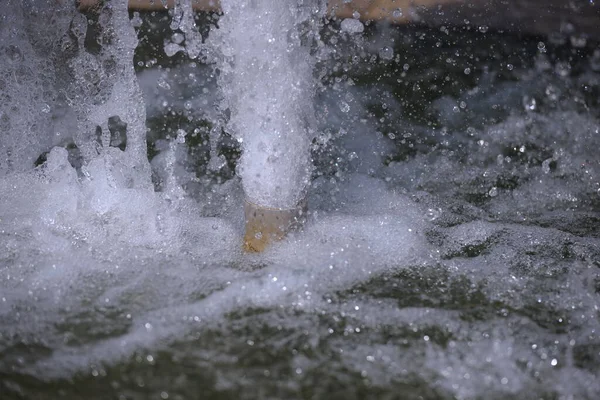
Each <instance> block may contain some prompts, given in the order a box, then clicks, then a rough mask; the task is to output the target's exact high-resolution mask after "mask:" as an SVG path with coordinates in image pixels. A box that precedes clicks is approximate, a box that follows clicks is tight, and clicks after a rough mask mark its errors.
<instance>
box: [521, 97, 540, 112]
mask: <svg viewBox="0 0 600 400" xmlns="http://www.w3.org/2000/svg"><path fill="white" fill-rule="evenodd" d="M523 106H524V107H525V110H526V111H535V109H536V108H537V101H536V100H535V98H534V97H529V96H525V97H523Z"/></svg>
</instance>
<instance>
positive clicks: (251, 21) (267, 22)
mask: <svg viewBox="0 0 600 400" xmlns="http://www.w3.org/2000/svg"><path fill="white" fill-rule="evenodd" d="M221 5H222V8H223V12H224V15H223V17H222V18H221V19H220V20H219V29H218V30H216V32H214V33H215V35H214V36H215V37H214V38H213V39H212V40H215V43H216V45H217V46H218V48H219V49H220V51H221V53H222V55H223V59H222V62H221V64H220V73H221V75H220V85H221V89H222V91H223V95H224V105H223V107H224V108H227V109H229V111H230V120H229V127H230V129H231V130H232V132H233V133H234V134H235V135H236V137H237V138H238V140H239V141H240V142H241V143H242V149H243V153H242V158H241V160H240V164H239V166H238V171H239V175H240V177H241V178H242V183H243V186H244V191H245V192H246V195H247V196H248V197H249V199H250V200H251V201H253V202H255V203H257V204H260V205H263V206H269V207H281V208H294V207H295V206H296V205H297V204H298V202H299V201H300V200H301V199H302V197H303V196H304V195H305V188H306V187H307V185H308V180H309V177H310V169H311V168H310V153H309V149H310V147H309V145H310V141H311V139H312V136H314V134H315V125H314V120H315V117H314V111H313V97H314V92H315V88H314V85H315V80H314V78H313V64H314V61H313V59H312V57H311V56H310V54H309V47H308V45H307V44H306V43H304V44H303V43H302V39H303V38H302V37H301V36H302V34H303V33H302V31H301V28H302V26H301V25H302V24H304V25H305V26H304V29H312V30H313V31H312V34H313V35H314V34H318V29H319V23H318V22H316V21H319V20H320V19H321V18H322V17H323V15H324V12H325V2H324V1H316V0H308V1H300V2H298V1H295V0H294V1H290V0H288V1H278V2H272V1H266V0H248V1H233V0H231V1H229V0H225V1H223V2H222V3H221ZM305 36H308V37H304V40H305V41H306V40H309V41H310V40H313V38H312V37H310V36H309V35H306V34H305Z"/></svg>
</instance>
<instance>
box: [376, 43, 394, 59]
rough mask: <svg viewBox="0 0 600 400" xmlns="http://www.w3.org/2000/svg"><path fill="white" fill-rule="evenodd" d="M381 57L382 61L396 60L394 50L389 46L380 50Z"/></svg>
mask: <svg viewBox="0 0 600 400" xmlns="http://www.w3.org/2000/svg"><path fill="white" fill-rule="evenodd" d="M379 57H380V58H381V59H382V60H388V61H389V60H391V59H393V58H394V49H392V48H391V47H389V46H385V47H382V48H381V49H379Z"/></svg>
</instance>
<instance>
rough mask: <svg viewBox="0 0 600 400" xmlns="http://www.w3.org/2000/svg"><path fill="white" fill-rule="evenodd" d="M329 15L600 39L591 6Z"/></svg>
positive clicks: (597, 10)
mask: <svg viewBox="0 0 600 400" xmlns="http://www.w3.org/2000/svg"><path fill="white" fill-rule="evenodd" d="M273 1H280V0H273ZM98 3H100V0H79V5H80V8H81V9H86V8H90V7H94V6H95V5H97V4H98ZM165 4H166V7H165ZM174 4H175V0H167V1H166V2H163V0H129V8H130V9H133V10H139V11H159V10H165V9H166V8H170V7H173V6H174ZM192 7H193V8H194V9H195V10H197V11H218V10H220V2H219V0H192ZM329 12H330V15H332V16H336V17H338V18H350V17H352V16H353V15H354V13H355V12H358V13H359V14H360V18H361V19H363V20H386V21H389V22H392V23H398V24H402V23H408V22H418V23H422V24H426V25H430V26H441V25H454V26H460V25H469V24H471V25H472V26H483V25H485V26H486V27H488V28H490V29H497V30H503V31H507V32H518V33H529V34H541V35H548V34H551V33H567V34H584V35H587V36H589V37H590V38H593V39H596V40H600V23H599V22H600V6H598V5H596V4H594V3H588V2H585V3H584V2H581V3H578V5H577V6H575V5H573V4H572V2H568V1H564V0H352V1H351V2H349V3H348V2H345V1H344V0H329Z"/></svg>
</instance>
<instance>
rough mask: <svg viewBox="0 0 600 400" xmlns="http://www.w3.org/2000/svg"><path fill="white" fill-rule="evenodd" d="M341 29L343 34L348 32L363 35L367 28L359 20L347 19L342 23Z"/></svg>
mask: <svg viewBox="0 0 600 400" xmlns="http://www.w3.org/2000/svg"><path fill="white" fill-rule="evenodd" d="M340 29H341V30H342V31H343V32H348V33H362V32H364V30H365V26H364V25H363V23H362V22H360V21H359V20H357V19H353V18H346V19H345V20H343V21H342V23H341V25H340Z"/></svg>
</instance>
